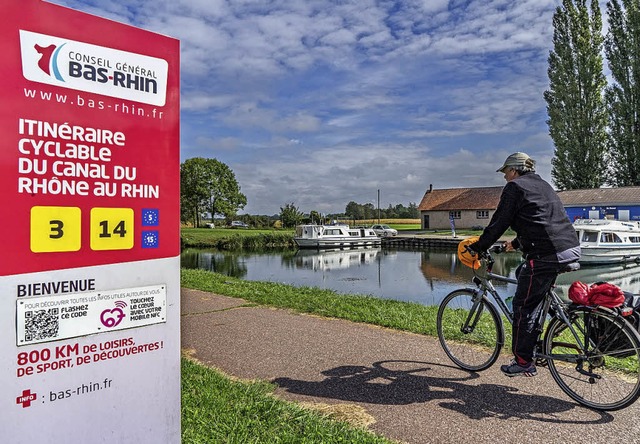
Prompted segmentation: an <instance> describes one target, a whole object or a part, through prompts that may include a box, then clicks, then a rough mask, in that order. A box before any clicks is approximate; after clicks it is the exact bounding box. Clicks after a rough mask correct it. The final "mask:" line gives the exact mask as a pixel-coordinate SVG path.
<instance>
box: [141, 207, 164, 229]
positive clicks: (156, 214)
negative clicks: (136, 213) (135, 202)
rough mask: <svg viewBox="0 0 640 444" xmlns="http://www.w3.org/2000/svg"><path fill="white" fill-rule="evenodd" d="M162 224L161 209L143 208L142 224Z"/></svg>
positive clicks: (151, 225) (150, 225)
mask: <svg viewBox="0 0 640 444" xmlns="http://www.w3.org/2000/svg"><path fill="white" fill-rule="evenodd" d="M159 224H160V210H158V209H156V208H143V209H142V226H143V227H157V226H158V225H159Z"/></svg>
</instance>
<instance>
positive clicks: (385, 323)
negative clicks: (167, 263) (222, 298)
mask: <svg viewBox="0 0 640 444" xmlns="http://www.w3.org/2000/svg"><path fill="white" fill-rule="evenodd" d="M180 276H181V286H183V287H187V288H195V289H198V290H203V291H210V292H212V293H217V294H222V295H226V296H231V297H237V298H242V299H245V300H247V301H250V302H255V303H257V304H261V305H269V306H271V307H279V308H288V309H291V310H295V311H297V312H300V313H311V314H316V315H321V316H327V317H333V318H340V319H347V320H349V321H354V322H364V323H367V324H375V325H379V326H382V327H387V328H393V329H395V330H403V331H409V332H413V333H419V334H427V335H431V336H435V335H436V314H437V312H438V307H434V306H430V307H428V306H425V305H421V304H417V303H412V302H401V301H394V300H388V299H379V298H375V297H373V296H364V295H343V294H339V293H336V292H335V291H332V290H323V289H320V288H317V287H294V286H292V285H285V284H280V283H277V282H253V281H243V280H240V279H237V278H232V277H228V276H223V275H221V274H217V273H212V272H210V271H205V270H191V269H186V268H183V269H182V270H181V273H180Z"/></svg>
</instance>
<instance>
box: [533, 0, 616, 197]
mask: <svg viewBox="0 0 640 444" xmlns="http://www.w3.org/2000/svg"><path fill="white" fill-rule="evenodd" d="M586 2H587V0H563V2H562V6H561V7H560V6H558V7H557V8H556V12H555V13H554V16H553V27H554V31H553V50H552V51H551V52H550V54H549V59H548V61H549V68H548V75H549V90H547V91H545V92H544V98H545V100H546V102H547V113H548V115H549V119H548V120H547V124H548V125H549V134H550V136H551V138H552V139H553V142H554V144H555V157H554V158H553V159H552V161H551V164H552V169H551V176H552V177H553V180H554V182H555V184H556V186H557V187H558V188H559V189H560V190H567V189H577V188H599V187H600V186H601V185H603V184H604V182H605V180H606V150H607V135H606V128H607V109H606V105H605V102H604V88H605V87H606V83H607V82H606V78H605V76H604V73H603V60H602V55H601V50H602V47H603V40H604V38H603V37H602V17H601V14H600V7H599V5H598V1H597V0H591V2H590V7H589V8H587V5H586ZM589 9H590V10H591V14H589Z"/></svg>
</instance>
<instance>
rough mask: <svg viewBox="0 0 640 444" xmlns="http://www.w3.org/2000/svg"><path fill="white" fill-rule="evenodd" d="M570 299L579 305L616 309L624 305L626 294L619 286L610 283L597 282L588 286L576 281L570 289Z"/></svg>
mask: <svg viewBox="0 0 640 444" xmlns="http://www.w3.org/2000/svg"><path fill="white" fill-rule="evenodd" d="M569 299H571V301H572V302H574V303H576V304H578V305H600V306H601V307H607V308H616V307H619V306H621V305H622V304H624V301H625V299H624V292H623V291H622V289H620V287H618V286H617V285H613V284H610V283H608V282H597V283H595V284H591V286H588V285H587V284H585V283H582V282H580V281H575V282H574V283H573V284H571V286H570V287H569Z"/></svg>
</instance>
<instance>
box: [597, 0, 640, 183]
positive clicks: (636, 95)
mask: <svg viewBox="0 0 640 444" xmlns="http://www.w3.org/2000/svg"><path fill="white" fill-rule="evenodd" d="M622 5H623V6H624V8H622V7H621V5H620V2H619V1H618V0H610V1H609V2H608V3H607V12H608V14H609V32H608V34H607V37H606V39H605V46H604V47H605V54H606V56H607V61H608V62H609V69H611V76H612V78H613V84H611V85H610V86H609V87H608V88H607V91H606V101H607V106H608V110H609V150H610V156H611V157H610V159H611V163H610V166H611V169H610V178H609V182H610V183H611V184H613V185H617V186H637V185H640V0H623V1H622Z"/></svg>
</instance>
